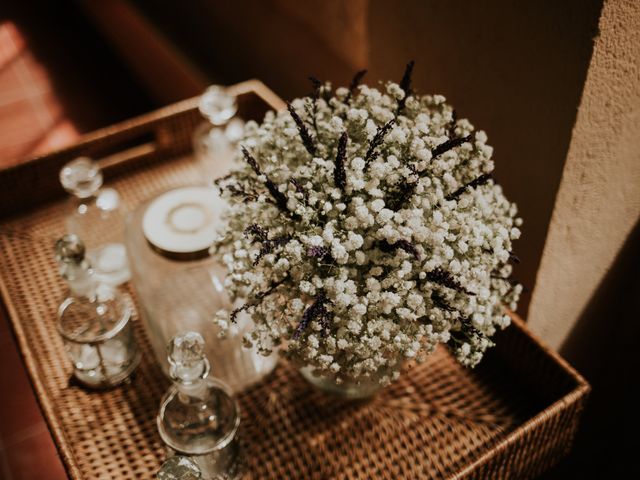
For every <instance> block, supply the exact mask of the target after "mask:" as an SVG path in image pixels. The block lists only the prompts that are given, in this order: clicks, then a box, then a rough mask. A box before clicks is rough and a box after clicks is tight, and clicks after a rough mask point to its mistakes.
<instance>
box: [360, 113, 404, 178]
mask: <svg viewBox="0 0 640 480" xmlns="http://www.w3.org/2000/svg"><path fill="white" fill-rule="evenodd" d="M395 122H396V121H395V119H393V120H390V121H388V122H387V123H385V124H384V125H382V126H380V127H378V130H377V131H376V134H375V135H374V136H373V138H372V139H371V142H370V143H369V150H367V154H366V155H365V156H364V169H365V170H366V169H367V168H369V164H370V163H371V162H372V161H373V160H375V159H376V158H377V156H378V152H376V149H377V148H378V147H379V146H380V145H382V142H383V141H384V137H386V135H387V133H389V130H391V127H392V126H393V124H394V123H395Z"/></svg>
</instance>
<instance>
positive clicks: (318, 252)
mask: <svg viewBox="0 0 640 480" xmlns="http://www.w3.org/2000/svg"><path fill="white" fill-rule="evenodd" d="M307 256H309V257H312V258H318V259H320V261H321V262H323V263H333V257H332V256H331V250H329V249H328V248H327V247H320V246H316V247H309V249H308V250H307Z"/></svg>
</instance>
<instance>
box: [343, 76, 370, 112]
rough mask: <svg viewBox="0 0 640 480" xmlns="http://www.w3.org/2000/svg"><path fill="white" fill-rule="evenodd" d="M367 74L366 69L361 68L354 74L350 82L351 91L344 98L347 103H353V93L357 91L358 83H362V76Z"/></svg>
mask: <svg viewBox="0 0 640 480" xmlns="http://www.w3.org/2000/svg"><path fill="white" fill-rule="evenodd" d="M366 74H367V71H366V70H360V71H359V72H357V73H356V74H355V75H354V76H353V78H352V79H351V83H350V84H349V93H347V96H346V97H345V99H344V103H345V105H349V104H350V103H351V98H352V97H353V93H354V92H355V90H356V88H358V85H360V82H361V81H362V78H363V77H364V76H365V75H366Z"/></svg>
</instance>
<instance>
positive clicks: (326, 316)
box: [293, 290, 333, 339]
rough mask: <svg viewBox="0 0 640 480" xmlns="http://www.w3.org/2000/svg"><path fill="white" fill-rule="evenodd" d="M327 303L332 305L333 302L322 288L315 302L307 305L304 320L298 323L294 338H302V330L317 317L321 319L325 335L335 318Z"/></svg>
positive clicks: (303, 315)
mask: <svg viewBox="0 0 640 480" xmlns="http://www.w3.org/2000/svg"><path fill="white" fill-rule="evenodd" d="M327 305H332V302H331V300H329V299H328V298H327V295H326V293H325V292H324V291H323V290H321V291H320V292H319V293H318V295H316V298H315V299H314V301H313V303H312V304H311V305H310V306H309V307H307V309H306V310H305V311H304V313H303V314H302V320H300V323H298V326H297V327H296V329H295V331H294V332H293V338H294V339H298V338H300V335H301V334H302V332H303V331H304V330H305V329H306V328H307V327H308V326H309V324H310V323H311V322H312V321H313V320H315V319H318V320H319V321H320V324H321V325H322V333H323V335H324V334H325V333H326V331H327V330H328V329H329V327H330V325H329V322H330V321H331V319H332V318H333V313H332V312H330V311H329V310H327Z"/></svg>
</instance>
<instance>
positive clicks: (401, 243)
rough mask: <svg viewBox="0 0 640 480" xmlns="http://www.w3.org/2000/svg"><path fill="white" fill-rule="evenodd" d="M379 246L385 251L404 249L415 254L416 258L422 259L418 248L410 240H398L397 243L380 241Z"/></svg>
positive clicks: (410, 253)
mask: <svg viewBox="0 0 640 480" xmlns="http://www.w3.org/2000/svg"><path fill="white" fill-rule="evenodd" d="M378 248H379V249H380V250H382V251H383V252H385V253H392V252H395V251H396V250H398V249H399V250H402V251H404V252H407V253H408V254H409V255H413V257H414V258H415V259H416V260H420V252H418V250H417V249H416V247H415V245H414V244H412V243H411V242H410V241H408V240H402V239H400V240H397V241H396V242H395V243H389V242H387V241H386V240H383V241H381V242H378Z"/></svg>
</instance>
